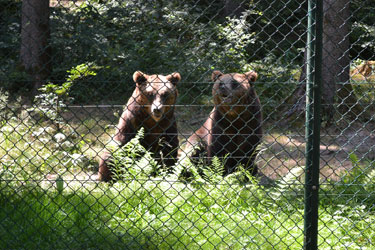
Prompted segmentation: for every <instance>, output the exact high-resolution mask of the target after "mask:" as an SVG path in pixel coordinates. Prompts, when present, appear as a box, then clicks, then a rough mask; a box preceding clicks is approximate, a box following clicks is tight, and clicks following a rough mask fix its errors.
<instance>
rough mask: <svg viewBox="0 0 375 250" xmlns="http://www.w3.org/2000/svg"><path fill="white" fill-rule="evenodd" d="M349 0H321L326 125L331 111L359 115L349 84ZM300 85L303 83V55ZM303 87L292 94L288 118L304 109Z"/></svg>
mask: <svg viewBox="0 0 375 250" xmlns="http://www.w3.org/2000/svg"><path fill="white" fill-rule="evenodd" d="M349 4H350V0H323V51H322V57H323V62H322V78H323V79H322V80H323V81H322V83H323V84H322V88H323V89H322V112H323V115H324V116H325V117H326V120H327V122H328V123H330V122H332V119H333V115H334V111H335V107H334V104H335V99H336V100H337V102H338V105H337V109H336V111H338V112H340V113H341V114H346V115H350V116H351V117H353V116H356V115H358V114H359V113H360V112H361V107H360V105H359V104H358V103H357V99H356V97H355V95H354V91H353V88H352V86H351V84H350V58H349V49H350V42H349V33H350V8H349ZM304 58H305V59H304V66H303V68H302V74H301V77H300V82H303V83H304V82H305V80H306V74H305V70H306V52H305V57H304ZM305 90H306V85H305V84H301V85H299V87H297V89H296V90H295V92H294V95H293V96H292V100H293V103H294V106H293V108H292V109H291V110H289V112H288V113H289V115H293V114H294V113H300V112H301V111H303V110H304V105H305V98H304V96H305Z"/></svg>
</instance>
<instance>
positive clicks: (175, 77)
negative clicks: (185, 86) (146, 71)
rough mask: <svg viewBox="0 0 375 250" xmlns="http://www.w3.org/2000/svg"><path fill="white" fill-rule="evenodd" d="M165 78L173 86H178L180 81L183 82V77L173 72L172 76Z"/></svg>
mask: <svg viewBox="0 0 375 250" xmlns="http://www.w3.org/2000/svg"><path fill="white" fill-rule="evenodd" d="M165 78H167V80H168V81H170V82H171V83H172V84H173V85H176V84H177V83H178V82H179V81H181V75H180V73H178V72H173V73H172V74H170V75H167V76H166V77H165Z"/></svg>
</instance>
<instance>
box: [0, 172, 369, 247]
mask: <svg viewBox="0 0 375 250" xmlns="http://www.w3.org/2000/svg"><path fill="white" fill-rule="evenodd" d="M66 184H67V185H66V186H65V188H64V190H63V191H62V192H61V193H60V192H58V191H56V189H55V188H54V187H53V186H51V187H50V188H49V189H47V190H46V189H43V188H41V187H40V186H38V185H35V184H33V183H31V184H27V185H20V184H19V183H17V182H16V181H12V182H11V183H9V184H4V183H2V189H1V196H0V207H1V209H0V222H1V226H0V248H1V249H24V248H27V249H52V248H53V249H68V248H69V249H245V248H246V249H301V248H302V246H303V223H304V222H303V200H302V195H301V194H302V192H301V193H300V195H298V196H290V195H288V193H287V192H286V193H285V194H283V193H281V192H280V190H281V189H279V188H278V187H275V188H263V187H260V186H258V185H252V184H251V185H225V184H218V185H209V184H205V185H198V186H196V185H195V186H194V185H190V184H184V183H180V182H176V181H173V180H168V179H164V180H160V179H159V180H157V179H154V180H127V181H125V182H119V183H116V184H114V185H113V186H111V185H108V184H102V183H91V184H89V183H86V184H82V185H81V186H70V185H69V182H67V183H66ZM301 187H302V186H301ZM283 190H284V192H285V189H283ZM319 214H320V218H319V244H320V249H342V248H344V247H347V249H357V248H361V249H371V246H373V244H374V240H375V234H374V228H373V226H372V225H373V222H374V220H375V214H374V213H373V212H372V211H369V210H367V209H366V207H365V206H364V205H362V206H355V207H351V206H344V205H340V206H327V205H321V206H320V209H319Z"/></svg>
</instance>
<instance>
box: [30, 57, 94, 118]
mask: <svg viewBox="0 0 375 250" xmlns="http://www.w3.org/2000/svg"><path fill="white" fill-rule="evenodd" d="M94 69H98V67H96V66H95V65H92V64H90V63H88V64H80V65H77V66H75V67H73V68H72V69H70V70H68V71H67V72H68V73H69V75H68V77H67V79H66V81H65V82H64V83H63V84H61V85H58V84H53V83H48V84H46V85H44V86H43V87H42V88H40V89H39V91H40V92H41V94H40V95H37V96H35V105H34V107H33V108H31V109H30V110H29V111H34V112H37V113H39V114H40V116H41V117H45V118H47V119H49V120H50V121H52V122H53V123H54V124H60V123H62V122H63V119H62V118H61V112H62V111H63V110H64V108H65V107H66V106H67V104H69V103H71V102H72V101H73V99H74V98H73V97H71V96H70V91H71V88H72V87H73V84H74V83H75V82H76V81H77V80H79V79H81V78H86V77H89V76H95V75H96V72H95V71H94Z"/></svg>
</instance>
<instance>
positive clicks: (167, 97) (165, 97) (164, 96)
mask: <svg viewBox="0 0 375 250" xmlns="http://www.w3.org/2000/svg"><path fill="white" fill-rule="evenodd" d="M170 96H171V95H170V94H162V95H161V98H162V99H163V100H165V101H166V100H168V99H169V97H170Z"/></svg>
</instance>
